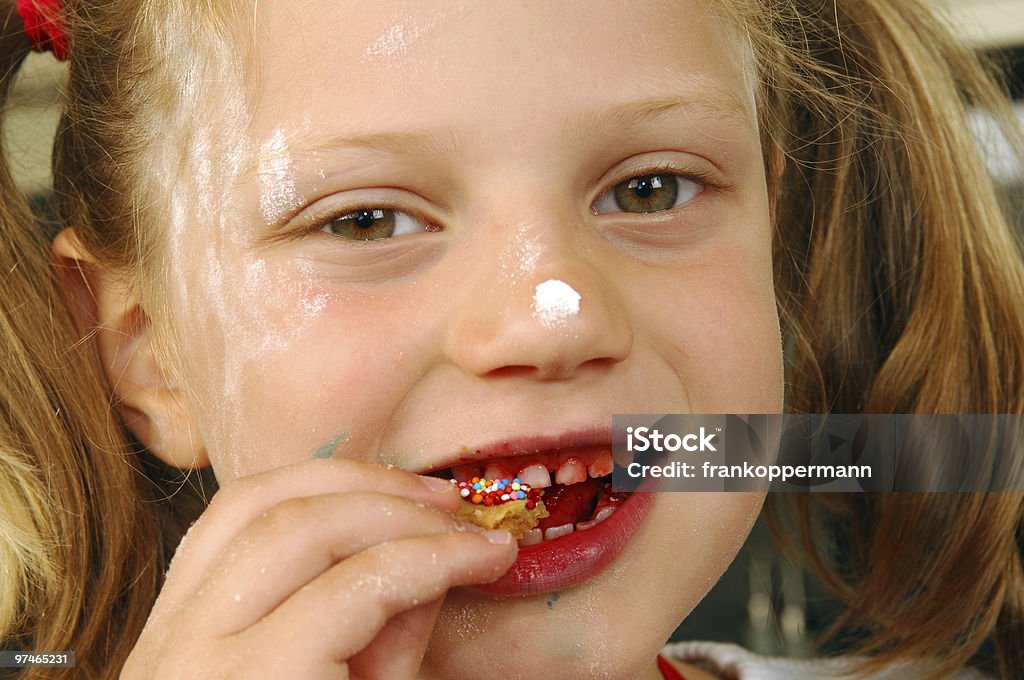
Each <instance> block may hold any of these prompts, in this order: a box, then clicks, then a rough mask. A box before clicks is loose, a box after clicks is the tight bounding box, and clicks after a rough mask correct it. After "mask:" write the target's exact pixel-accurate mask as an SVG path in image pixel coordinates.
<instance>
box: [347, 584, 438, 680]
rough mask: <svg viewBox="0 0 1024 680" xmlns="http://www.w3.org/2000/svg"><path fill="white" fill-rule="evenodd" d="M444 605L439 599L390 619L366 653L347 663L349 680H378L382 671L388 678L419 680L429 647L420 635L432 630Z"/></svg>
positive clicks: (424, 637)
mask: <svg viewBox="0 0 1024 680" xmlns="http://www.w3.org/2000/svg"><path fill="white" fill-rule="evenodd" d="M443 604H444V600H443V599H441V598H439V599H437V600H434V601H433V602H428V603H427V604H421V605H420V606H418V607H415V608H413V609H410V610H409V611H405V612H402V613H401V614H397V615H395V616H393V617H392V618H391V620H390V621H388V623H387V625H386V626H384V630H382V631H381V632H380V633H378V634H377V637H375V638H373V642H371V643H370V644H369V645H368V646H367V647H366V649H364V650H363V651H361V652H359V653H358V654H356V655H355V656H353V657H352V658H350V659H349V660H348V671H349V677H353V678H372V677H381V673H380V670H381V669H387V673H386V677H388V678H416V677H419V671H420V666H421V665H422V664H423V657H424V656H425V655H426V653H427V645H428V644H429V643H430V636H429V635H424V634H423V631H432V630H433V629H434V624H435V622H436V621H437V615H438V614H439V613H440V612H441V606H442V605H443Z"/></svg>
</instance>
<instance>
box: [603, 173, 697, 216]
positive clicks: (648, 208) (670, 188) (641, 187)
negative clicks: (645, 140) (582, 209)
mask: <svg viewBox="0 0 1024 680" xmlns="http://www.w3.org/2000/svg"><path fill="white" fill-rule="evenodd" d="M701 189H702V187H701V185H699V184H697V183H696V182H694V181H692V180H689V179H686V178H685V177H681V176H679V175H674V174H672V173H660V174H656V175H638V176H636V177H631V178H630V179H628V180H626V181H625V182H619V183H618V184H616V185H615V186H614V187H613V188H612V190H611V191H609V192H607V193H605V194H604V195H603V196H601V198H599V199H598V200H597V203H595V204H594V212H595V213H596V214H599V215H600V214H605V213H614V212H626V213H652V212H661V211H664V210H671V209H672V208H675V207H677V206H680V205H682V204H683V203H687V202H689V201H690V200H692V199H693V198H694V197H695V196H696V195H697V194H699V193H700V192H701Z"/></svg>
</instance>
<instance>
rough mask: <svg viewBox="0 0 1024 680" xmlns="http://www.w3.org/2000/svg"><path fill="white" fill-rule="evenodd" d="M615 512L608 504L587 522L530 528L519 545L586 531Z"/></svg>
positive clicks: (527, 544) (532, 543) (535, 543)
mask: <svg viewBox="0 0 1024 680" xmlns="http://www.w3.org/2000/svg"><path fill="white" fill-rule="evenodd" d="M614 512H615V506H612V505H606V506H604V507H602V508H601V509H599V510H598V511H597V513H596V514H595V515H594V517H593V519H589V520H586V521H585V522H577V523H576V524H563V525H561V526H557V527H549V528H548V529H546V530H544V531H541V529H540V528H539V527H537V528H534V529H530V530H529V531H527V532H526V535H525V536H523V537H522V538H520V539H519V547H520V548H524V547H526V546H530V545H537V544H538V543H544V542H545V541H553V540H555V539H556V538H561V537H562V536H567V535H568V534H571V533H573V532H574V531H586V530H587V529H591V528H593V527H595V526H597V525H598V524H600V523H601V522H603V521H604V520H606V519H608V518H609V517H611V516H612V513H614Z"/></svg>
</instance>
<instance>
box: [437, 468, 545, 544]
mask: <svg viewBox="0 0 1024 680" xmlns="http://www.w3.org/2000/svg"><path fill="white" fill-rule="evenodd" d="M451 482H452V484H455V485H456V486H457V487H458V488H459V494H460V495H461V496H462V503H460V504H459V509H458V511H456V513H455V516H456V517H458V518H459V519H463V520H466V521H468V522H472V523H473V524H475V525H477V526H478V527H481V528H483V529H488V530H489V529H504V530H505V531H507V532H509V533H510V534H512V535H513V536H514V537H515V538H517V539H520V538H522V537H523V536H525V535H526V532H527V531H529V530H530V529H532V528H534V527H535V526H537V523H538V522H539V521H540V520H541V519H543V518H544V517H547V516H548V511H547V510H546V509H545V508H544V501H542V500H541V496H543V495H544V490H543V489H534V488H532V487H530V485H528V484H523V483H522V482H520V481H519V478H518V477H517V478H514V479H480V478H479V477H474V478H473V479H471V480H469V481H468V482H459V481H456V480H454V479H453V480H451Z"/></svg>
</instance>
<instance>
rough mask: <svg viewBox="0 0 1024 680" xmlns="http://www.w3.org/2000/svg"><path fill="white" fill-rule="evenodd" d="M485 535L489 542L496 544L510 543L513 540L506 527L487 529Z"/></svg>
mask: <svg viewBox="0 0 1024 680" xmlns="http://www.w3.org/2000/svg"><path fill="white" fill-rule="evenodd" d="M484 536H485V537H486V538H487V541H488V542H489V543H493V544H495V545H508V544H509V543H511V542H512V534H510V533H508V532H507V531H505V530H504V529H494V530H492V531H485V532H484Z"/></svg>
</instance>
